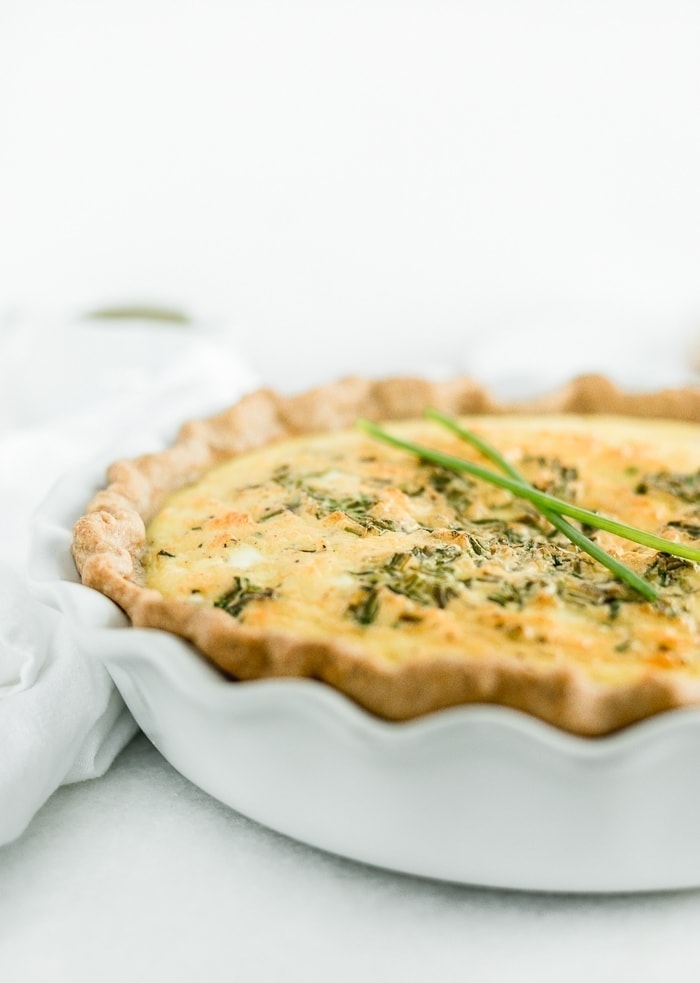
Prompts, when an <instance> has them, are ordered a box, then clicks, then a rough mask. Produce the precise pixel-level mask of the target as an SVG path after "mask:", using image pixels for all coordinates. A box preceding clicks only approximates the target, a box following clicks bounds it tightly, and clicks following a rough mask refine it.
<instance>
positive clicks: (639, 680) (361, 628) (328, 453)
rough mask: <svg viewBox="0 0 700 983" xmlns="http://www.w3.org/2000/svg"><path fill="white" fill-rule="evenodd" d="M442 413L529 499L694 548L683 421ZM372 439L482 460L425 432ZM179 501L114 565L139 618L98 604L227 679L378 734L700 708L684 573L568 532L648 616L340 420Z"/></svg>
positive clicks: (598, 579) (589, 561) (519, 502)
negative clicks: (160, 634)
mask: <svg viewBox="0 0 700 983" xmlns="http://www.w3.org/2000/svg"><path fill="white" fill-rule="evenodd" d="M458 419H459V422H460V424H463V425H464V426H468V427H469V428H471V429H472V430H473V431H474V432H475V433H477V434H478V435H479V436H480V437H482V438H483V439H485V440H487V441H489V442H490V444H492V445H493V446H494V447H497V448H498V450H499V452H500V453H501V454H502V455H503V457H504V458H505V459H506V460H507V461H508V462H510V463H511V464H512V465H513V466H514V467H517V469H518V471H519V472H520V473H521V474H522V475H523V477H524V478H525V479H526V480H527V482H529V483H530V484H531V485H532V486H534V488H536V489H539V490H541V491H545V492H548V493H549V494H551V495H554V496H556V497H557V498H558V499H562V500H565V501H568V502H571V503H576V504H580V505H582V506H585V508H586V509H588V510H590V511H592V512H595V513H600V514H601V515H607V516H612V517H614V518H615V519H618V520H620V521H622V522H625V523H628V524H629V525H632V526H634V527H638V528H640V529H643V530H646V531H648V532H652V533H654V534H656V535H659V536H662V537H664V538H665V539H666V540H668V541H669V542H674V543H687V544H690V545H693V544H695V545H697V546H700V425H698V424H697V423H694V422H684V421H679V420H675V421H670V420H651V419H640V418H632V417H626V416H621V415H617V414H603V415H596V416H590V415H581V414H570V413H567V414H564V413H562V414H556V413H555V414H547V415H541V414H534V413H533V414H527V413H518V414H515V413H492V414H489V413H487V414H478V415H477V414H472V415H462V416H460V417H459V418H458ZM386 426H387V429H389V430H390V431H391V433H392V434H394V435H396V436H398V437H400V438H402V439H405V440H410V441H412V442H414V443H417V444H420V445H424V446H428V447H430V448H434V449H436V450H439V451H442V452H444V453H446V454H450V455H454V456H459V457H460V458H462V459H464V460H467V461H473V462H474V463H477V464H483V463H484V461H483V457H482V455H480V453H479V451H478V450H476V449H474V448H473V447H470V446H466V445H465V443H464V442H463V441H460V440H459V438H458V437H457V436H456V435H455V434H454V433H451V432H449V431H447V430H446V429H445V428H444V427H441V426H439V425H438V424H437V423H436V422H434V421H432V420H427V419H424V418H422V417H414V418H409V419H398V420H390V421H389V422H387V424H386ZM175 485H176V487H174V488H172V489H170V490H167V492H166V493H165V494H164V495H163V496H162V497H161V498H160V500H159V501H158V503H157V507H154V508H152V509H150V514H148V515H147V516H145V519H146V521H145V524H144V527H143V537H142V539H141V540H140V542H139V544H138V548H137V549H133V548H132V549H131V550H130V555H131V556H132V557H134V558H135V566H134V570H133V571H132V572H131V573H130V574H129V576H128V577H127V579H128V580H129V581H130V584H131V585H132V587H133V590H135V591H136V592H137V593H140V594H141V595H142V597H141V599H140V602H138V603H137V601H136V600H133V598H132V592H131V590H130V591H127V592H124V591H122V594H121V595H120V594H119V591H116V592H113V593H112V596H115V599H117V600H119V602H120V603H122V604H123V606H124V607H125V609H127V610H129V611H130V613H131V615H132V619H133V620H134V623H136V624H142V623H145V624H151V625H152V626H154V627H165V628H168V629H170V630H174V631H176V632H177V633H178V634H182V635H183V636H184V637H187V638H189V639H190V640H191V641H194V643H195V645H196V646H197V647H198V648H199V649H200V651H202V652H203V653H204V654H205V655H207V656H208V657H209V658H210V659H211V660H212V661H213V662H214V663H216V664H217V665H218V666H220V667H221V668H222V669H223V670H224V672H226V673H227V674H228V675H230V676H232V677H234V678H236V679H241V680H243V679H256V678H263V677H266V676H306V677H311V678H315V679H318V680H321V681H323V682H325V683H328V684H330V685H332V686H335V687H336V688H337V689H339V690H341V691H342V692H344V693H345V694H346V695H348V696H350V697H351V698H352V699H354V700H355V701H356V702H358V703H360V704H361V705H363V706H364V707H366V708H367V709H369V710H370V711H372V712H374V713H376V714H378V715H380V716H383V717H386V718H388V719H407V718H410V717H413V716H418V715H420V714H422V713H425V712H430V711H431V710H435V709H440V708H442V707H448V706H454V705H458V704H463V703H471V702H486V703H501V704H504V705H507V706H510V707H515V708H516V709H520V710H524V711H526V712H529V713H533V714H535V715H536V716H539V717H540V718H542V719H544V720H547V721H549V722H550V723H554V724H557V725H559V726H562V727H564V728H565V729H568V730H572V731H574V732H576V733H582V734H600V733H607V732H609V731H610V730H614V729H617V728H618V727H619V726H623V725H624V724H626V723H630V722H633V721H634V720H638V719H642V718H643V717H645V716H649V715H651V714H653V713H656V712H658V711H659V710H662V709H668V708H671V707H673V706H681V705H687V704H689V703H698V702H700V567H699V566H698V565H697V564H696V563H695V562H693V561H692V560H689V559H684V558H682V557H678V556H674V555H672V554H671V553H668V552H665V551H661V550H655V549H651V548H649V547H648V546H644V545H639V544H637V543H634V542H631V541H629V540H626V539H623V538H620V537H618V536H616V535H614V534H612V533H610V532H606V531H601V530H597V529H590V528H586V529H584V531H585V532H586V534H587V535H588V536H589V537H590V538H591V539H592V540H593V542H594V543H596V544H597V545H598V546H600V547H602V548H603V549H604V550H605V551H606V552H607V553H609V554H610V555H611V556H613V557H614V558H616V559H618V560H620V561H621V562H622V563H624V564H625V565H626V566H627V567H629V568H630V569H631V570H632V571H634V572H635V573H636V574H637V575H639V576H640V577H642V578H643V579H644V581H645V582H646V583H648V584H649V585H650V586H651V587H652V588H653V591H654V599H653V600H649V599H648V598H645V597H643V596H642V595H641V594H640V593H639V592H637V591H635V590H634V589H633V587H631V586H630V585H629V584H627V583H625V582H624V581H622V580H620V579H619V578H617V577H615V576H614V575H613V574H612V573H611V572H610V570H609V569H606V568H605V567H604V566H602V565H601V564H600V563H599V562H598V561H597V560H596V559H594V558H593V557H592V556H590V555H589V554H587V553H586V552H584V551H583V550H581V549H579V547H577V546H576V545H574V544H573V543H572V542H571V541H570V540H569V539H568V538H567V537H566V536H565V535H564V534H563V533H562V532H561V531H559V530H558V529H557V528H555V527H554V526H553V525H552V524H551V523H550V522H549V521H547V518H546V517H544V516H543V515H542V513H541V512H540V511H538V510H537V509H536V508H534V507H533V505H532V504H531V503H530V502H528V501H527V500H524V499H522V498H519V497H517V496H516V495H514V494H512V493H511V492H510V491H507V490H504V489H502V488H498V487H494V486H493V485H489V484H488V483H486V482H483V481H479V480H477V479H475V478H473V477H471V476H470V475H468V474H465V473H461V472H456V471H454V470H451V469H449V468H446V467H442V466H440V465H438V464H435V463H431V462H429V461H425V460H422V459H420V458H419V457H418V456H416V455H413V454H411V453H408V452H406V451H405V450H402V449H400V448H396V447H391V446H386V445H384V444H382V443H380V442H378V441H377V440H375V439H373V437H372V436H371V435H370V434H368V433H366V432H363V431H362V430H360V429H359V428H358V427H356V426H352V425H351V426H345V427H342V428H340V429H333V430H331V431H329V432H316V431H312V432H310V433H301V434H297V435H294V436H290V435H283V436H281V437H280V439H273V440H271V441H266V442H264V443H262V445H261V446H257V447H254V448H249V449H246V450H244V451H242V452H240V453H236V454H233V455H231V456H226V457H225V458H224V459H221V460H217V462H216V463H214V464H213V465H212V466H209V467H206V468H204V469H203V471H202V473H201V474H197V475H196V476H194V477H191V476H189V475H188V480H183V478H182V477H180V478H179V479H178V481H177V482H176V483H175ZM95 512H100V509H99V507H96V508H95ZM93 520H94V513H93ZM93 525H94V521H93ZM579 528H580V524H579ZM83 538H84V536H83ZM78 542H80V534H78ZM92 552H93V553H94V552H95V550H94V549H93V551H92ZM76 556H77V558H80V557H81V553H80V549H79V548H78V549H77V551H76ZM88 566H89V564H88ZM102 580H103V581H104V576H102ZM103 586H104V585H103ZM101 589H103V588H101ZM132 600H133V603H132ZM164 612H165V613H164Z"/></svg>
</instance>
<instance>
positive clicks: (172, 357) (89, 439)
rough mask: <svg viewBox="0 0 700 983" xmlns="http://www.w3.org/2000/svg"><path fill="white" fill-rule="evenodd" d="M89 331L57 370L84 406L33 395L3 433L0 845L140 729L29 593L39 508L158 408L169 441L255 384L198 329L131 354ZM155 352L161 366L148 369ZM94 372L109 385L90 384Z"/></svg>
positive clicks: (135, 340)
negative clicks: (81, 356) (85, 392)
mask: <svg viewBox="0 0 700 983" xmlns="http://www.w3.org/2000/svg"><path fill="white" fill-rule="evenodd" d="M64 331H65V337H66V346H65V350H66V352H69V351H71V343H72V346H73V353H75V351H82V347H81V342H82V339H84V338H85V337H86V335H85V331H86V328H85V326H84V325H79V326H78V325H70V324H68V325H65V326H64ZM92 331H93V333H92V335H90V334H89V333H88V335H87V337H90V339H91V346H92V347H91V351H90V353H89V360H88V364H87V366H86V364H85V362H83V363H80V360H77V361H76V359H75V358H70V359H67V362H66V364H63V365H55V366H54V369H55V371H56V372H57V373H62V385H64V386H65V387H66V389H67V390H70V387H71V386H80V385H81V375H83V374H84V373H85V371H86V368H87V370H90V369H89V366H92V370H91V371H92V373H93V377H92V379H91V389H92V393H91V395H92V398H91V399H89V400H85V399H83V400H82V402H81V404H80V405H76V402H75V401H73V402H72V403H66V405H65V407H64V408H63V412H57V409H56V405H57V404H56V399H55V394H54V398H51V396H50V395H49V396H48V397H45V398H44V399H43V401H42V397H41V394H37V398H36V399H35V400H34V401H33V402H32V403H31V411H32V416H31V419H30V421H29V422H28V424H25V425H24V426H19V427H15V428H13V429H10V430H7V431H6V432H5V433H4V434H2V435H0V456H1V457H2V460H3V462H4V474H5V477H4V478H3V482H2V486H0V844H3V843H7V842H9V841H11V840H13V839H14V838H16V837H17V836H19V835H20V834H21V833H22V832H23V830H24V829H25V828H26V826H27V825H28V823H29V822H30V821H31V819H32V817H33V816H34V815H35V813H36V812H37V811H38V810H39V809H40V808H41V806H42V805H43V803H44V802H45V801H46V800H47V799H48V798H49V796H50V795H51V794H52V793H53V792H54V791H55V790H56V789H57V788H58V787H59V786H61V785H64V784H68V783H70V782H78V781H84V780H86V779H90V778H97V777H99V776H100V775H102V774H104V772H105V771H106V770H107V769H108V768H109V766H110V764H111V763H112V761H113V760H114V758H115V757H116V755H117V754H118V753H119V751H120V750H121V749H122V748H123V747H124V746H125V745H126V744H127V742H128V741H129V740H130V739H131V737H132V736H133V735H134V734H135V733H136V730H137V727H136V724H135V722H134V720H133V718H132V717H131V715H130V714H129V712H128V710H127V708H126V706H125V704H124V702H123V700H122V699H121V697H120V695H119V693H118V692H117V690H116V688H115V686H114V684H113V683H112V681H111V679H110V677H109V675H108V673H107V671H106V670H105V669H104V667H103V666H102V664H101V663H100V662H99V661H98V660H97V659H93V658H90V657H89V656H86V655H85V653H84V651H83V650H82V647H81V646H80V644H78V640H77V639H78V636H77V631H78V630H79V629H78V628H77V626H75V625H74V624H72V623H71V619H70V617H69V616H68V615H66V614H64V613H62V612H61V611H58V610H56V609H55V608H54V607H52V606H50V605H48V604H46V603H44V602H43V601H42V600H40V599H39V598H38V597H37V596H36V593H34V592H32V590H31V587H30V579H29V577H28V574H27V569H26V555H27V548H28V543H29V530H30V527H31V517H32V514H33V512H34V510H35V508H36V506H37V505H38V504H39V503H40V502H41V500H42V499H43V498H44V497H45V495H46V493H47V492H48V491H49V489H50V487H51V486H52V485H53V483H54V482H55V481H56V480H57V479H58V478H59V477H60V476H61V475H62V474H63V473H64V472H66V471H68V470H71V469H72V468H75V467H79V466H80V464H81V463H82V462H85V461H87V460H89V459H91V458H94V456H95V455H96V454H98V452H100V451H102V450H103V448H105V447H109V446H110V445H111V444H113V443H114V442H115V441H116V440H117V439H119V440H121V439H122V437H124V436H125V435H131V436H132V437H133V442H134V444H135V445H136V444H138V440H139V438H141V440H142V441H143V442H145V443H148V435H149V433H150V432H151V429H152V428H153V427H157V426H158V425H162V424H163V423H164V422H165V421H164V419H163V413H164V412H166V410H165V409H164V407H167V412H168V413H170V414H171V415H172V414H173V412H174V411H173V407H174V406H175V408H176V411H175V412H176V418H173V419H172V421H171V422H172V427H173V432H175V430H176V429H177V427H178V426H179V424H180V423H181V422H182V421H183V420H184V419H185V418H186V417H187V416H188V415H191V414H194V415H197V414H201V415H205V414H206V413H208V412H214V411H216V410H217V409H220V408H222V407H223V406H225V405H227V404H228V403H230V402H233V401H234V400H235V399H236V398H238V397H240V396H241V395H242V394H243V393H244V392H246V391H249V390H250V389H253V388H255V386H256V385H258V384H259V383H258V379H257V377H256V376H255V374H254V373H253V372H252V371H251V370H250V369H249V368H248V367H247V366H245V365H244V364H243V363H242V362H241V361H240V359H239V358H238V357H237V356H236V354H235V352H234V351H232V350H231V349H230V348H229V347H228V346H227V345H225V344H223V343H222V342H220V341H217V340H215V339H212V338H210V337H206V336H205V335H203V334H202V333H198V332H197V331H196V329H192V332H191V333H190V334H187V335H183V333H182V329H181V328H178V329H177V331H176V332H175V331H174V330H173V332H171V333H169V332H168V330H167V329H164V328H163V327H162V326H158V327H157V328H154V327H152V326H150V325H148V324H144V325H141V326H138V325H136V326H135V325H131V326H130V329H129V333H128V342H129V343H128V345H126V346H124V345H121V346H117V348H116V349H115V340H117V339H119V340H121V339H123V338H124V334H120V333H119V332H118V330H117V329H111V331H104V330H103V329H101V328H98V327H93V329H92ZM158 351H160V352H161V359H160V364H158V365H157V367H156V366H154V365H148V364H147V370H146V371H144V368H143V366H144V363H148V361H149V358H150V359H151V360H153V356H154V355H155V354H156V353H157V352H158ZM163 352H166V353H167V357H165V358H163V357H162V353H163ZM1 355H2V346H1V345H0V358H1ZM87 357H88V356H86V358H87ZM17 368H21V367H14V369H15V370H16V369H17ZM101 370H102V371H105V372H108V373H109V386H108V387H107V386H105V387H101V386H100V383H99V379H98V378H97V379H96V378H95V377H96V376H97V375H99V372H100V371H101ZM6 371H9V369H8V367H7V366H6ZM120 372H121V377H120V375H119V373H120ZM1 375H2V372H0V384H1V383H2V382H3V380H2V378H1ZM120 378H121V379H122V381H123V384H122V385H120V384H119V379H120ZM142 449H144V450H146V449H148V448H147V447H143V448H142ZM78 504H80V503H78Z"/></svg>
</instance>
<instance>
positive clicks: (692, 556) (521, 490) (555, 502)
mask: <svg viewBox="0 0 700 983" xmlns="http://www.w3.org/2000/svg"><path fill="white" fill-rule="evenodd" d="M357 425H358V426H359V427H360V428H361V429H362V430H364V431H365V432H366V433H369V434H371V435H372V436H373V437H376V438H377V439H378V440H382V441H384V443H386V444H390V445H391V446H393V447H397V448H399V449H400V450H404V451H408V452H409V453H411V454H416V455H417V456H418V457H420V458H421V459H422V460H424V461H430V462H431V463H433V464H439V465H441V466H442V467H443V468H447V469H448V470H451V471H464V472H466V473H467V474H470V475H472V476H473V477H474V478H479V479H480V480H481V481H487V482H489V483H490V484H492V485H496V487H498V488H504V489H505V490H506V491H509V492H511V493H512V494H513V495H515V496H517V497H518V498H524V499H526V500H527V501H529V502H532V503H533V505H537V506H538V507H541V506H544V508H548V509H551V510H552V511H553V512H556V513H558V514H559V515H568V516H569V517H570V518H572V519H577V520H578V521H579V522H583V523H585V524H586V525H589V526H591V527H592V528H594V529H603V530H605V531H606V532H611V533H613V535H615V536H620V537H621V538H623V539H629V540H630V541H631V542H633V543H639V545H640V546H648V547H649V548H650V549H654V550H658V551H659V552H661V553H671V554H672V555H673V556H682V557H684V558H685V559H687V560H692V561H693V562H694V563H700V549H698V548H697V547H694V546H688V545H686V544H685V543H674V542H672V541H671V540H669V539H664V538H663V537H662V536H655V535H654V534H653V533H650V532H644V531H643V530H642V529H637V528H636V527H635V526H629V525H627V524H626V523H624V522H618V521H617V520H616V519H608V518H607V517H606V516H603V515H599V514H598V513H597V512H591V511H590V510H589V509H584V508H581V507H580V506H578V505H573V504H572V503H571V502H565V501H563V500H562V499H560V498H555V496H554V495H548V494H547V493H546V492H541V491H538V490H537V489H536V488H533V487H532V486H531V485H528V484H527V483H525V482H523V481H516V480H515V479H514V478H511V477H508V476H506V475H501V474H498V473H497V472H495V471H489V469H488V468H482V467H480V466H479V465H478V464H472V463H471V462H470V461H465V460H463V459H462V458H459V457H454V456H453V455H452V454H444V453H442V451H436V450H432V449H431V448H429V447H422V446H421V445H420V444H414V443H412V442H411V441H408V440H402V439H401V438H400V437H395V436H394V435H393V434H390V433H388V432H387V431H386V430H383V429H382V428H381V427H380V426H378V425H377V424H376V423H373V422H372V421H371V420H366V419H359V420H358V421H357Z"/></svg>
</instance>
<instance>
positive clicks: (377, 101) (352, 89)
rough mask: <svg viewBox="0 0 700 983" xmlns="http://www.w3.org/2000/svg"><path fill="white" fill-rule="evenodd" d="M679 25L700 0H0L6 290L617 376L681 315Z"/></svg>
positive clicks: (688, 34) (260, 331) (0, 289)
mask: <svg viewBox="0 0 700 983" xmlns="http://www.w3.org/2000/svg"><path fill="white" fill-rule="evenodd" d="M699 45H700V7H699V6H698V4H696V3H694V2H692V0H663V2H662V0H651V2H649V0H638V2H634V0H630V2H624V0H592V2H585V3H584V2H581V3H578V2H572V3H561V2H557V0H527V2H522V3H518V2H515V0H492V2H488V0H464V2H457V0H454V2H449V0H431V2H427V0H408V2H391V0H378V2H364V0H354V2H345V0H341V2H325V3H324V2H313V0H312V2H309V0H289V2H274V0H251V2H241V0H197V2H194V0H171V2H164V0H120V2H118V3H116V2H112V0H105V2H100V3H94V2H90V0H82V2H81V0H61V2H42V0H25V2H22V0H2V2H1V3H0V92H1V93H2V99H1V100H0V112H2V117H1V124H0V125H1V129H0V134H1V137H2V142H1V144H0V167H1V168H2V171H1V176H2V180H1V181H0V221H1V227H2V235H1V237H0V308H5V309H12V310H17V309H20V310H26V309H31V310H32V311H37V310H52V311H53V310H56V309H57V308H60V309H69V310H74V309H84V308H85V307H89V306H94V305H95V304H105V303H125V302H129V301H134V300H138V301H146V302H150V303H154V302H155V303H167V304H179V305H182V306H184V307H185V308H187V309H188V310H190V311H191V312H192V313H194V314H198V315H201V316H203V317H206V318H209V319H214V320H217V321H222V322H225V323H226V324H228V325H230V330H231V334H232V337H234V339H235V342H236V343H237V344H238V346H239V347H240V349H241V350H243V351H244V352H245V353H246V354H247V355H249V357H251V358H253V359H254V360H255V361H256V363H260V364H261V365H262V367H263V368H264V370H265V373H266V375H267V377H268V378H269V379H270V381H272V382H275V383H278V382H286V380H287V379H288V377H289V376H290V375H291V374H293V375H294V378H295V379H297V380H298V382H299V384H300V385H301V384H304V383H305V382H306V381H308V380H309V379H311V378H312V377H313V378H316V377H317V376H318V375H321V374H323V375H328V374H329V373H332V374H342V373H345V372H347V371H371V370H372V369H373V368H374V367H375V366H376V367H378V368H379V370H384V368H385V366H386V367H390V368H392V369H395V370H399V371H404V370H408V371H416V370H419V369H424V370H425V369H426V368H427V369H432V368H433V367H435V368H437V369H438V370H440V369H441V368H444V367H446V368H448V369H449V370H463V369H466V370H467V371H472V370H474V371H476V372H480V371H483V372H485V373H487V374H489V375H496V376H499V375H500V376H509V377H510V376H512V377H515V376H518V377H528V376H532V374H533V372H536V371H537V365H538V361H540V364H541V359H542V357H543V354H542V352H543V349H547V348H549V349H550V350H549V355H548V357H549V360H550V363H551V364H552V365H553V369H554V370H555V371H558V372H559V373H560V374H566V373H568V372H569V371H570V370H572V369H573V370H579V369H581V370H584V369H589V368H594V369H595V368H600V367H602V368H604V369H610V370H611V371H614V372H617V373H618V374H619V375H620V376H621V377H622V378H626V377H627V374H628V372H629V364H630V362H633V361H634V358H635V343H637V344H639V343H642V344H645V343H647V339H651V341H650V342H649V344H653V345H654V346H655V347H656V349H658V354H659V358H660V359H661V360H662V361H664V362H668V361H669V360H671V359H672V357H675V351H674V355H673V356H671V355H669V350H670V349H674V346H677V345H680V344H682V345H684V346H687V344H688V339H690V343H692V338H693V337H694V334H695V333H696V332H697V333H698V334H700V278H699V277H698V269H700V182H699V181H698V177H697V176H698V174H699V173H700V126H699V125H698V120H699V119H700V57H699ZM556 346H558V351H553V350H552V349H553V348H555V347H556ZM605 346H607V351H605V350H604V348H605ZM663 368H665V365H664V366H662V369H663Z"/></svg>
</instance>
